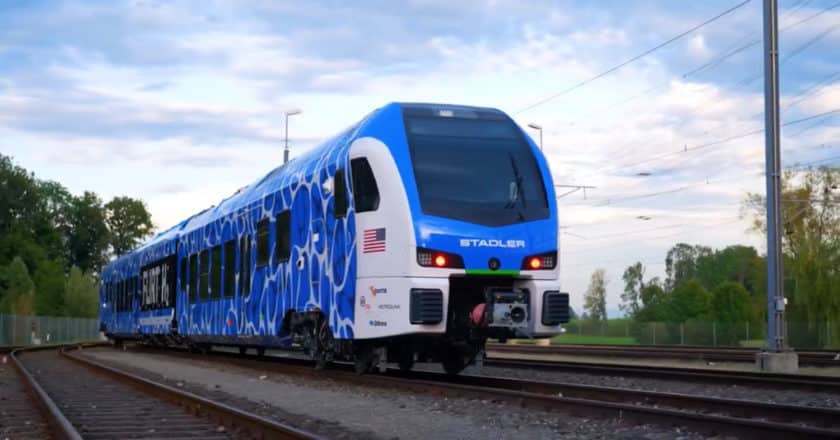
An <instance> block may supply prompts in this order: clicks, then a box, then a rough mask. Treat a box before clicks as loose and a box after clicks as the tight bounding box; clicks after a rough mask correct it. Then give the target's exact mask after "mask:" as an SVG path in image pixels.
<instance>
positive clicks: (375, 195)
mask: <svg viewBox="0 0 840 440" xmlns="http://www.w3.org/2000/svg"><path fill="white" fill-rule="evenodd" d="M350 172H351V173H352V174H353V207H354V209H355V210H356V212H368V211H376V209H377V208H379V188H378V187H377V186H376V178H375V177H373V170H371V169H370V163H368V160H367V159H366V158H364V157H360V158H357V159H353V160H351V161H350Z"/></svg>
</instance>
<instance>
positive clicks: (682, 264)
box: [665, 243, 712, 292]
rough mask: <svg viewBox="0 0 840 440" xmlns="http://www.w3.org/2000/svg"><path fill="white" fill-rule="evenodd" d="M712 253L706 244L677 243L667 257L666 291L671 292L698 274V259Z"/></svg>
mask: <svg viewBox="0 0 840 440" xmlns="http://www.w3.org/2000/svg"><path fill="white" fill-rule="evenodd" d="M711 253H712V250H711V249H710V248H708V247H706V246H699V245H698V246H691V245H690V244H687V243H677V244H676V245H674V247H672V248H671V249H670V250H669V251H668V255H667V256H666V257H665V274H666V275H667V278H666V279H665V291H666V292H671V291H673V290H674V289H676V288H677V286H679V285H680V283H683V282H685V281H688V280H690V279H693V278H695V277H696V276H697V259H698V258H700V257H703V256H706V255H709V254H711Z"/></svg>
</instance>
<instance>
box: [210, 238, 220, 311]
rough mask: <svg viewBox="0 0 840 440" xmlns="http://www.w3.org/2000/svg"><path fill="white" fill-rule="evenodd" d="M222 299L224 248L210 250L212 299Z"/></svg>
mask: <svg viewBox="0 0 840 440" xmlns="http://www.w3.org/2000/svg"><path fill="white" fill-rule="evenodd" d="M221 297H222V247H221V246H215V247H214V248H213V249H211V250H210V298H211V299H219V298H221Z"/></svg>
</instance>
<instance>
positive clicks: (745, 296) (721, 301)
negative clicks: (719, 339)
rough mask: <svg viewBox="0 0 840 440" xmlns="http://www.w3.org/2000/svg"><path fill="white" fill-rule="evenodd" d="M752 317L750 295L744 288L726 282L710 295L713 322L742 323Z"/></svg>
mask: <svg viewBox="0 0 840 440" xmlns="http://www.w3.org/2000/svg"><path fill="white" fill-rule="evenodd" d="M750 315H752V310H751V308H750V294H749V293H748V292H747V289H744V286H742V285H740V284H738V283H735V282H732V281H727V282H725V283H723V284H721V285H719V286H718V287H717V288H716V289H715V290H714V292H713V293H712V317H713V318H714V320H715V322H726V323H744V322H749V321H750V318H751V316H750Z"/></svg>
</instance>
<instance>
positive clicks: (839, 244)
mask: <svg viewBox="0 0 840 440" xmlns="http://www.w3.org/2000/svg"><path fill="white" fill-rule="evenodd" d="M838 186H840V168H837V167H834V168H828V167H823V168H820V169H810V170H804V171H788V172H786V173H785V175H784V177H783V179H782V200H781V215H782V231H783V234H782V251H783V252H784V258H783V262H784V265H783V266H784V271H785V274H784V275H785V278H786V279H787V280H789V282H786V283H785V284H786V286H785V296H786V297H788V298H789V299H790V301H789V305H788V307H787V315H788V321H789V322H801V323H807V325H808V328H809V330H810V332H811V333H812V335H813V340H812V341H809V343H812V344H815V345H824V344H825V343H826V340H827V336H826V325H828V323H829V322H838V321H840V271H838V270H837V268H838V267H840V191H838ZM765 207H766V204H765V199H764V197H763V196H762V195H760V194H748V195H747V198H746V200H745V201H744V205H743V208H744V211H745V213H748V214H751V215H752V220H753V228H754V230H755V231H757V232H760V233H762V234H766V230H767V227H766V223H765V221H766V210H765ZM829 330H831V331H832V332H833V334H832V340H837V338H840V329H838V326H836V325H834V326H831V327H830V328H829ZM791 342H793V341H791Z"/></svg>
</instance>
